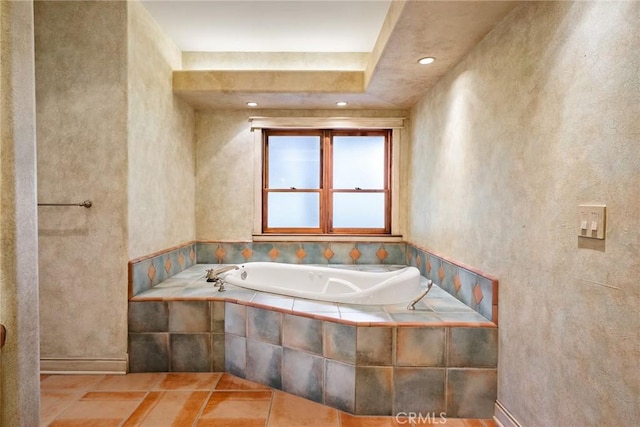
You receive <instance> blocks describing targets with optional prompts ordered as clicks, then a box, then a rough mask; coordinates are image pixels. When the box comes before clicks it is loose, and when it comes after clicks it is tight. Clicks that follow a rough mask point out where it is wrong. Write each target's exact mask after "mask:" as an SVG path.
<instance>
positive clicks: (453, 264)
mask: <svg viewBox="0 0 640 427" xmlns="http://www.w3.org/2000/svg"><path fill="white" fill-rule="evenodd" d="M406 256H407V258H406V260H405V264H407V265H411V266H414V267H417V268H418V269H419V270H420V274H421V275H423V276H424V277H426V278H427V279H431V280H433V282H434V283H435V284H436V285H438V286H440V287H441V288H442V289H444V290H445V291H447V292H448V293H449V294H451V295H452V296H454V297H455V298H456V299H458V300H459V301H461V302H463V303H465V304H466V305H468V306H469V307H471V308H472V309H474V310H475V311H476V312H478V313H479V314H480V315H482V316H483V317H484V318H485V319H488V320H490V321H491V322H493V323H495V324H496V325H497V324H498V279H497V278H496V277H494V276H491V275H489V274H486V273H483V272H482V271H480V270H478V269H476V268H473V267H469V266H468V265H464V264H462V263H460V262H457V261H453V260H451V259H450V258H447V257H444V256H442V255H437V254H435V253H433V252H431V251H429V250H427V249H425V248H422V247H420V246H417V245H414V244H412V243H407V248H406Z"/></svg>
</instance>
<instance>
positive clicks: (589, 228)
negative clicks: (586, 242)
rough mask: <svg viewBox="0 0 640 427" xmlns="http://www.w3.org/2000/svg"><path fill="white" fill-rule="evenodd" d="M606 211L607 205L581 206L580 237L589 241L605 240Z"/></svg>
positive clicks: (579, 207)
mask: <svg viewBox="0 0 640 427" xmlns="http://www.w3.org/2000/svg"><path fill="white" fill-rule="evenodd" d="M606 210H607V207H606V206H605V205H580V206H578V211H579V214H580V216H579V224H578V227H579V228H578V236H580V237H587V238H589V239H600V240H604V238H605V231H606V230H605V227H606V223H607V221H606V219H607V218H606Z"/></svg>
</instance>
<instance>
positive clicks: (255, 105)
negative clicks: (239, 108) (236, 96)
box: [247, 101, 258, 107]
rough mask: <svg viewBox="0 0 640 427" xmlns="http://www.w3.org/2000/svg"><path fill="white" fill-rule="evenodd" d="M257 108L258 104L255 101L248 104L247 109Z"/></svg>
mask: <svg viewBox="0 0 640 427" xmlns="http://www.w3.org/2000/svg"><path fill="white" fill-rule="evenodd" d="M257 106H258V103H257V102H253V101H249V102H247V107H257Z"/></svg>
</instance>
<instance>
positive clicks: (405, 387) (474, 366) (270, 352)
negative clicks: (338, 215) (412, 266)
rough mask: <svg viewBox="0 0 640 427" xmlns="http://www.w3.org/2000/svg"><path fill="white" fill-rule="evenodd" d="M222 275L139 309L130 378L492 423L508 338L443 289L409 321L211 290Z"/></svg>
mask: <svg viewBox="0 0 640 427" xmlns="http://www.w3.org/2000/svg"><path fill="white" fill-rule="evenodd" d="M212 266H213V265H209V264H196V265H194V266H192V267H190V268H188V269H186V270H184V271H182V272H181V273H178V274H176V275H175V276H173V277H171V278H169V279H167V280H165V281H163V282H161V283H159V284H158V285H156V286H155V287H153V288H152V289H150V290H147V291H145V292H143V293H141V294H139V295H136V296H134V297H132V298H131V299H130V301H129V370H130V371H131V372H229V373H231V374H234V375H237V376H239V377H242V378H246V379H248V380H252V381H255V382H259V383H262V384H265V385H268V386H271V387H274V388H276V389H281V390H284V391H286V392H289V393H292V394H296V395H298V396H302V397H305V398H307V399H310V400H313V401H316V402H319V403H323V404H325V405H328V406H331V407H334V408H337V409H340V410H343V411H347V412H350V413H353V414H358V415H395V414H397V413H400V412H406V413H410V412H415V413H422V414H426V413H436V414H439V413H441V412H444V413H446V414H447V416H448V417H452V418H467V417H468V418H490V417H491V416H492V415H493V408H494V402H495V399H496V387H497V375H496V373H497V370H496V367H497V359H498V335H497V327H496V325H495V324H494V323H492V322H490V321H488V320H487V319H485V318H484V317H482V316H481V315H479V314H478V313H477V312H476V311H474V310H472V309H471V308H469V307H468V306H466V305H465V304H463V303H461V302H459V301H458V300H457V299H455V298H453V297H452V296H451V295H449V294H448V293H447V292H445V291H444V290H442V289H440V288H439V287H437V286H435V285H434V287H433V288H432V290H431V292H430V293H429V294H428V296H427V297H426V298H425V299H424V300H422V301H421V302H420V303H418V304H417V305H416V310H415V311H409V310H407V309H406V305H388V306H362V305H348V304H334V303H325V302H319V301H310V300H305V299H299V298H291V297H285V296H279V295H273V294H266V293H261V292H254V291H251V290H246V289H242V288H238V287H234V286H231V285H227V291H226V292H222V293H221V292H218V291H217V288H214V287H213V286H211V284H210V283H207V282H206V281H205V278H204V270H205V269H206V268H210V267H212ZM216 266H218V267H219V266H220V265H216ZM333 267H334V268H357V269H361V270H362V269H367V270H376V269H377V270H384V271H386V270H389V269H394V268H398V267H396V266H386V265H375V266H363V265H360V266H333ZM423 280H426V279H423Z"/></svg>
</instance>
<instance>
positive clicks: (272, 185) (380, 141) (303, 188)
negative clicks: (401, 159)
mask: <svg viewBox="0 0 640 427" xmlns="http://www.w3.org/2000/svg"><path fill="white" fill-rule="evenodd" d="M263 150H264V156H263V159H264V165H263V177H262V181H263V186H262V232H263V233H317V234H389V233H390V232H391V166H390V165H391V162H390V158H391V131H390V130H269V129H265V130H264V131H263Z"/></svg>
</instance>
